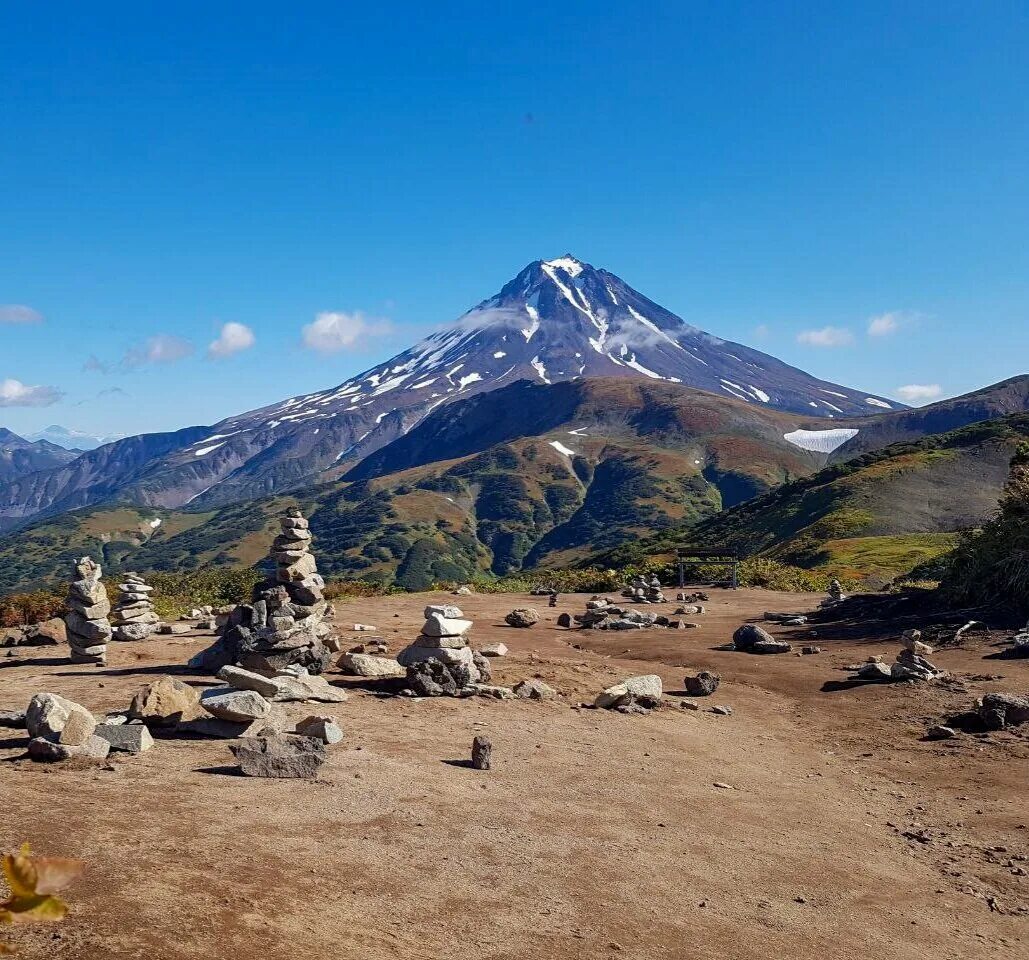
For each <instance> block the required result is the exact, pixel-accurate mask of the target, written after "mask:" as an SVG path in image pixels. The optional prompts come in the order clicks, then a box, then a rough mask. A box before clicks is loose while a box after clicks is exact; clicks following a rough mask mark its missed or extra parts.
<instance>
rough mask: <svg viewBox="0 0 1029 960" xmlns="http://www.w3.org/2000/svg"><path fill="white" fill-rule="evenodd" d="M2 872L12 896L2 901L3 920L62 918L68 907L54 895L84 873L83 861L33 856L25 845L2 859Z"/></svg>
mask: <svg viewBox="0 0 1029 960" xmlns="http://www.w3.org/2000/svg"><path fill="white" fill-rule="evenodd" d="M2 866H3V873H4V877H5V878H6V879H7V885H8V886H9V887H10V888H11V895H10V897H8V899H7V900H5V901H4V902H3V903H0V923H16V922H18V921H48V920H62V919H63V918H64V916H65V915H66V914H67V912H68V907H67V906H66V905H65V903H64V901H63V900H61V899H60V898H59V897H56V896H54V894H55V893H56V892H57V891H58V890H61V889H63V888H64V887H66V886H67V885H68V884H69V883H70V882H71V881H72V880H74V879H75V877H77V876H78V875H79V873H81V871H82V867H83V863H82V861H81V860H71V859H69V858H67V857H33V856H32V855H31V853H30V851H29V846H28V844H25V845H24V846H23V847H22V848H21V851H20V852H19V853H12V854H7V855H6V856H5V857H4V858H3V864H2Z"/></svg>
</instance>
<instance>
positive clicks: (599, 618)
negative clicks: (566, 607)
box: [557, 591, 704, 630]
mask: <svg viewBox="0 0 1029 960" xmlns="http://www.w3.org/2000/svg"><path fill="white" fill-rule="evenodd" d="M627 592H628V591H627ZM643 602H644V603H645V602H648V601H643ZM703 612H704V608H703V607H702V606H696V605H695V606H691V607H679V608H678V609H677V610H676V614H685V615H689V614H693V613H703ZM573 620H574V621H575V623H576V624H577V625H578V626H579V627H580V628H582V629H584V630H646V629H648V628H649V627H666V628H669V629H672V630H690V629H693V628H696V627H697V626H699V624H696V623H691V622H690V621H688V620H682V619H677V618H671V617H666V616H664V615H662V614H657V613H651V612H650V611H647V610H632V609H630V608H628V607H625V606H620V605H618V604H615V603H612V602H611V600H609V599H608V598H607V597H593V598H592V599H590V600H587V601H586V612H585V613H576V614H574V616H573V617H569V616H568V614H564V613H563V614H561V616H560V617H559V618H558V621H557V624H558V626H559V627H560V626H563V627H570V626H571V625H572V621H573Z"/></svg>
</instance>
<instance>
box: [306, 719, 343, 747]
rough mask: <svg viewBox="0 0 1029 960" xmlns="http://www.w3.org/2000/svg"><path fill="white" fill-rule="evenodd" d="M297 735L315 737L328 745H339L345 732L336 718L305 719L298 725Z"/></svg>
mask: <svg viewBox="0 0 1029 960" xmlns="http://www.w3.org/2000/svg"><path fill="white" fill-rule="evenodd" d="M297 733H298V734H300V736H302V737H314V738H315V739H316V740H321V741H322V743H326V744H332V743H339V742H340V741H341V740H342V739H343V731H342V730H341V729H340V727H339V724H338V723H336V718H335V717H322V716H312V717H304V719H303V720H301V721H300V722H299V723H298V724H297Z"/></svg>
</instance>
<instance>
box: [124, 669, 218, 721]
mask: <svg viewBox="0 0 1029 960" xmlns="http://www.w3.org/2000/svg"><path fill="white" fill-rule="evenodd" d="M202 715H203V711H201V709H200V694H199V693H198V692H197V690H196V689H195V688H193V687H191V686H190V685H189V684H188V683H183V682H182V681H181V680H176V679H175V678H174V677H161V678H160V679H159V680H155V681H154V682H153V683H150V684H147V685H146V686H145V687H144V688H143V689H142V690H140V691H139V692H138V693H137V694H136V695H135V696H134V697H133V698H132V704H131V705H130V706H129V716H130V717H132V718H133V719H134V720H142V721H143V723H145V724H146V725H147V726H152V727H174V726H177V725H178V724H180V723H182V722H183V721H188V720H193V719H195V718H196V717H199V716H202Z"/></svg>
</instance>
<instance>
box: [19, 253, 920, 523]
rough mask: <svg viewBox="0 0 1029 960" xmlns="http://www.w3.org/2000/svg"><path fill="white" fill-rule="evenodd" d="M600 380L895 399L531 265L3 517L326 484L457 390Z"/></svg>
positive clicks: (848, 410) (872, 407) (795, 404)
mask: <svg viewBox="0 0 1029 960" xmlns="http://www.w3.org/2000/svg"><path fill="white" fill-rule="evenodd" d="M594 377H618V378H627V379H632V380H640V381H653V382H662V381H663V382H666V383H669V384H681V385H682V386H684V387H693V388H697V389H702V390H708V391H709V392H712V393H714V394H717V395H720V396H724V397H727V398H733V399H735V400H737V401H741V402H743V403H746V404H749V405H751V406H752V407H753V408H754V409H755V410H758V409H770V410H781V411H783V412H789V413H791V414H792V415H794V416H796V417H798V418H803V419H805V420H807V419H813V418H818V419H822V420H831V419H833V418H836V417H839V416H843V415H847V414H849V415H857V414H861V413H868V412H869V411H872V412H875V411H879V410H884V409H899V408H901V405H899V404H896V403H895V402H894V401H890V400H887V399H884V398H881V397H877V396H875V395H873V394H868V393H865V392H864V391H859V390H853V389H851V388H849V387H843V386H840V385H838V384H834V383H831V382H829V381H823V380H819V379H817V378H815V377H812V376H811V375H809V374H807V373H804V372H803V371H801V370H798V369H796V368H794V367H791V366H789V365H788V364H785V363H783V362H782V361H780V360H777V359H775V358H774V357H770V356H768V355H766V354H763V353H760V352H759V351H756V350H753V349H751V348H749V347H746V346H743V345H741V344H734V343H732V342H730V341H726V340H722V339H720V338H718V337H716V336H714V335H712V334H709V333H706V332H704V331H701V330H699V329H698V328H696V327H693V326H691V325H689V324H687V323H686V322H685V321H683V320H682V319H681V318H679V317H678V316H676V315H675V314H673V313H671V312H670V311H668V310H666V309H665V308H663V307H661V306H660V305H658V304H656V303H655V302H654V301H652V300H649V299H648V298H647V297H645V296H644V295H643V294H641V293H639V292H638V291H636V290H635V289H633V288H632V287H630V286H629V285H628V284H627V283H625V282H624V281H622V280H621V279H619V278H618V277H617V276H616V275H615V274H613V273H611V272H609V271H607V270H597V269H595V268H593V267H592V266H591V265H589V264H586V263H583V262H582V261H579V260H577V259H575V258H574V257H571V256H565V257H559V258H557V259H555V260H536V261H533V262H532V263H530V264H528V265H527V266H526V267H524V268H523V269H522V270H521V271H519V273H518V274H517V275H516V276H515V277H514V278H512V279H511V280H510V281H508V282H507V283H506V284H505V285H504V286H503V287H502V288H501V290H500V291H499V292H498V293H497V294H495V295H494V296H492V297H489V298H487V299H485V300H482V301H480V303H479V304H478V305H477V306H476V307H473V308H472V309H471V310H469V311H468V312H467V313H465V314H464V315H463V316H462V317H460V318H459V319H458V320H457V321H456V322H455V323H453V324H451V325H450V326H449V327H447V328H445V329H443V330H439V331H436V332H435V333H432V334H430V335H429V336H428V337H426V338H424V339H423V340H422V341H420V342H419V343H416V344H414V345H413V346H412V347H410V348H408V349H407V350H404V351H402V352H401V353H399V354H397V355H395V356H394V357H392V358H390V359H388V360H386V361H384V362H383V363H380V364H377V365H375V366H372V367H370V368H368V369H367V370H365V371H364V372H362V373H360V374H358V375H356V376H354V377H351V378H349V379H348V380H345V381H344V382H343V383H341V384H338V385H337V386H335V387H332V388H330V389H327V390H320V391H315V392H312V393H308V394H303V395H300V396H297V397H291V398H288V399H286V400H283V401H281V402H278V403H274V404H269V405H267V406H265V407H261V408H259V409H257V410H252V411H249V412H247V413H243V414H239V415H237V416H233V417H228V418H226V419H224V420H222V421H220V422H219V423H216V424H214V425H213V426H209V427H187V428H184V429H182V430H179V431H171V432H166V433H162V434H143V435H140V436H138V437H127V438H123V439H121V440H117V441H114V442H113V443H109V444H106V445H105V446H103V447H100V448H98V450H99V453H98V451H90V452H88V453H87V454H85V455H84V457H85V458H86V459H81V458H80V459H81V463H80V465H79V468H77V469H74V470H64V469H55V470H51V471H40V472H37V473H34V474H31V475H29V476H25V477H22V478H21V479H20V482H19V483H18V484H16V485H15V486H13V487H12V488H9V489H5V490H4V491H3V493H2V496H0V526H4V527H8V528H9V527H11V526H13V525H17V524H20V523H22V522H24V521H25V520H26V519H27V518H29V517H32V516H36V515H48V514H53V513H56V512H59V511H60V510H62V509H68V508H69V507H73V506H83V505H88V504H91V503H97V502H101V501H102V500H104V499H108V498H110V497H113V496H118V497H122V498H125V499H128V500H130V501H132V502H135V503H138V504H141V505H147V506H155V507H166V508H179V507H184V506H190V507H193V508H196V509H200V508H207V507H217V506H222V505H226V504H229V503H234V502H239V501H245V500H248V499H253V498H255V497H261V496H267V495H269V494H272V493H277V492H283V491H286V490H292V489H299V488H302V487H303V486H305V485H308V484H312V483H318V482H324V481H331V480H333V479H335V478H338V477H340V476H342V475H343V474H344V473H346V472H347V471H348V470H350V469H351V468H353V467H354V466H355V465H356V464H357V463H359V462H360V461H361V460H362V459H364V458H365V457H367V456H369V455H371V454H374V453H375V452H376V451H378V450H379V449H381V448H382V447H385V446H386V445H388V444H390V443H392V442H393V441H395V440H397V439H398V438H399V437H402V436H403V435H404V434H406V433H407V432H408V431H410V430H411V429H412V428H414V427H415V426H417V425H418V424H419V423H420V422H421V421H423V420H424V419H425V418H426V417H428V416H430V415H431V414H432V413H433V412H434V411H435V410H436V409H437V408H438V407H440V406H443V405H446V404H450V403H453V402H454V401H455V400H460V399H464V398H467V397H469V396H474V395H476V394H480V393H484V392H489V391H493V390H496V389H498V388H501V387H505V386H507V385H509V384H511V383H514V382H517V381H518V380H522V379H529V380H530V381H533V382H537V383H539V384H541V385H549V384H554V383H559V382H564V381H569V380H576V379H584V378H594Z"/></svg>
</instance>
